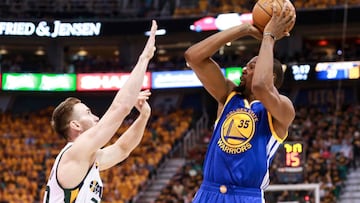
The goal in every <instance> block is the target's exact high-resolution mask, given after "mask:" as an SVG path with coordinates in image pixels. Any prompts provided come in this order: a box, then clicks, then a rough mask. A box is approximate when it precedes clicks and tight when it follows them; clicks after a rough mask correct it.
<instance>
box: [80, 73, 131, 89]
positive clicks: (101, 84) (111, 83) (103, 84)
mask: <svg viewBox="0 0 360 203" xmlns="http://www.w3.org/2000/svg"><path fill="white" fill-rule="evenodd" d="M128 78H129V76H128V75H124V76H117V75H103V76H100V75H97V76H89V75H88V76H84V77H82V78H81V81H80V86H81V88H82V89H114V88H116V89H120V88H121V87H122V86H123V85H124V83H125V82H126V80H127V79H128Z"/></svg>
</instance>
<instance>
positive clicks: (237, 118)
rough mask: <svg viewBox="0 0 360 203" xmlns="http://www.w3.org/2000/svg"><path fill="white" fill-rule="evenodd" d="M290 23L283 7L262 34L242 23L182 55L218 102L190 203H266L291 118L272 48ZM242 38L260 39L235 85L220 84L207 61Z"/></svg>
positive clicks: (217, 71) (221, 77)
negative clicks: (197, 185)
mask: <svg viewBox="0 0 360 203" xmlns="http://www.w3.org/2000/svg"><path fill="white" fill-rule="evenodd" d="M286 12H290V14H289V15H285V14H286ZM294 22H295V11H293V10H291V9H290V8H289V5H288V4H287V3H285V4H284V7H283V9H282V10H281V11H277V10H276V9H274V15H273V17H272V19H271V20H270V21H269V23H268V24H267V26H266V28H265V30H264V34H262V33H260V32H259V31H258V30H257V29H256V28H255V27H254V26H252V25H251V24H242V25H239V26H236V27H232V28H229V29H227V30H224V31H221V32H218V33H216V34H213V35H211V36H209V37H208V38H206V39H204V40H202V41H200V42H199V43H197V44H194V45H193V46H191V47H190V48H189V49H188V50H187V51H186V52H185V58H186V61H187V64H188V65H189V67H191V68H192V69H193V70H194V72H195V73H196V75H197V76H198V78H199V79H200V81H201V82H202V84H203V85H204V88H205V89H206V90H207V91H208V92H209V93H210V95H211V96H212V97H214V98H215V99H216V100H217V102H218V118H217V120H216V122H215V126H214V132H213V134H212V137H211V141H210V143H209V146H208V151H207V154H206V156H205V161H204V166H203V182H202V184H201V186H200V188H199V190H198V191H197V193H196V194H195V197H194V199H193V203H262V202H265V198H264V192H263V191H264V189H265V188H266V187H267V186H268V184H269V166H270V164H271V161H272V159H273V157H274V154H275V152H276V150H277V148H278V146H279V145H280V143H282V142H283V141H284V140H285V138H286V137H287V133H288V127H289V126H290V124H291V123H292V121H293V119H294V117H295V110H294V107H293V104H292V102H291V101H290V99H289V98H287V97H286V96H284V95H281V94H279V92H278V89H277V88H279V87H280V86H281V83H282V80H283V70H282V66H281V63H280V62H279V61H278V60H275V59H274V56H273V49H274V44H275V41H276V40H279V39H281V38H283V37H284V36H288V35H289V33H288V31H287V29H286V28H288V27H290V25H292V24H293V23H294ZM244 36H252V37H255V38H257V39H259V40H261V45H260V51H259V54H258V56H255V57H254V58H252V59H251V60H250V61H249V62H248V63H247V65H246V67H245V68H244V69H243V75H242V76H241V78H240V79H241V83H240V84H239V86H236V85H235V84H234V83H233V82H231V81H230V80H227V79H225V77H224V75H223V74H222V72H221V69H220V67H219V65H218V64H217V63H216V62H215V61H214V60H213V59H212V58H211V57H212V55H214V53H215V52H216V51H218V50H219V49H220V48H221V47H222V46H224V45H225V44H226V43H227V42H231V41H233V40H236V39H238V38H240V37H244Z"/></svg>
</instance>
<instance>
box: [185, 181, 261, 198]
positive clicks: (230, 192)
mask: <svg viewBox="0 0 360 203" xmlns="http://www.w3.org/2000/svg"><path fill="white" fill-rule="evenodd" d="M263 196H264V193H263V191H262V190H261V189H258V188H242V187H237V186H232V185H230V186H229V185H221V184H217V183H209V182H207V181H203V182H202V184H201V186H200V189H199V190H198V191H197V192H196V194H195V197H194V199H193V201H192V203H264V202H265V200H264V198H263Z"/></svg>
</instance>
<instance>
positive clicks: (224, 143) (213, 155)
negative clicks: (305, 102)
mask: <svg viewBox="0 0 360 203" xmlns="http://www.w3.org/2000/svg"><path fill="white" fill-rule="evenodd" d="M284 139H285V138H284ZM284 139H280V138H279V137H278V136H277V135H276V133H275V131H274V129H273V125H272V118H271V115H270V113H269V112H268V111H267V110H266V109H265V107H264V106H263V104H262V103H261V102H260V101H253V102H251V103H249V102H248V101H247V100H246V99H245V98H244V97H243V96H242V95H241V94H237V93H235V92H232V93H231V94H230V95H229V97H228V99H227V101H226V104H225V106H224V109H223V111H222V113H221V116H220V117H219V118H218V120H217V122H216V125H215V129H214V132H213V135H212V137H211V141H210V143H209V146H208V151H207V154H206V158H205V162H204V181H203V184H202V187H201V189H200V192H198V194H197V195H196V197H195V201H194V202H206V201H208V202H209V201H212V200H213V199H212V200H210V199H208V200H206V199H207V198H205V197H204V195H205V194H204V192H202V191H212V193H211V194H214V195H215V194H216V193H219V194H220V193H230V194H231V193H232V194H233V195H234V194H237V193H238V192H239V194H241V195H244V194H248V196H251V198H253V197H254V198H255V199H256V200H255V199H254V200H250V199H246V200H245V199H244V200H243V201H235V200H230V199H229V200H224V201H222V200H220V199H221V198H220V199H217V201H218V202H262V201H263V200H262V196H263V190H264V189H265V188H266V187H267V186H268V184H269V166H270V164H271V161H272V159H273V158H274V155H275V152H276V150H277V148H278V147H279V145H280V143H282V142H283V140H284ZM212 188H217V189H214V190H213V189H212ZM214 191H215V193H214ZM206 195H209V193H208V194H206ZM200 196H201V197H200ZM231 198H234V196H233V197H231ZM244 198H248V197H244ZM237 199H241V198H237Z"/></svg>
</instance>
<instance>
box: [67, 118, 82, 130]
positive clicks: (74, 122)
mask: <svg viewBox="0 0 360 203" xmlns="http://www.w3.org/2000/svg"><path fill="white" fill-rule="evenodd" d="M69 127H70V128H71V129H75V130H81V127H80V123H79V122H78V121H77V120H72V121H70V123H69Z"/></svg>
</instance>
